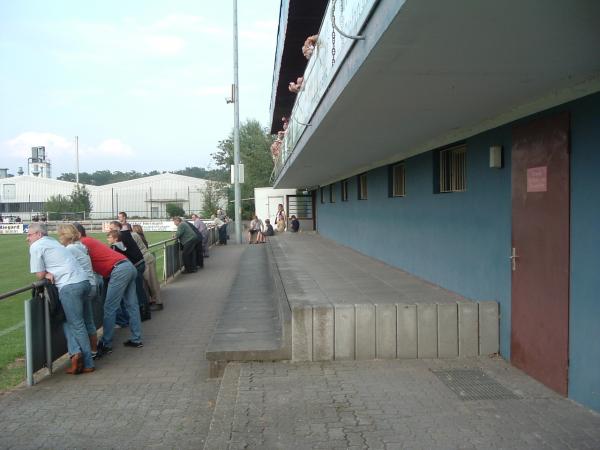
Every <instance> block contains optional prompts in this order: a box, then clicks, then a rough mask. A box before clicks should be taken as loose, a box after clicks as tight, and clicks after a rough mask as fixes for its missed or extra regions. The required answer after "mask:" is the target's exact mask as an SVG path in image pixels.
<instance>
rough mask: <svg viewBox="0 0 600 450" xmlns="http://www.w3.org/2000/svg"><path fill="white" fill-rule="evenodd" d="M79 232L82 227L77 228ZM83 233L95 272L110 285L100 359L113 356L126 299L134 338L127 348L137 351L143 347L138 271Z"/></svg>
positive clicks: (129, 262)
mask: <svg viewBox="0 0 600 450" xmlns="http://www.w3.org/2000/svg"><path fill="white" fill-rule="evenodd" d="M77 225H79V224H77ZM79 227H81V225H79ZM76 228H78V227H77V226H76ZM78 229H79V228H78ZM81 229H83V233H82V238H81V242H82V243H83V245H85V246H86V247H87V249H88V252H89V255H90V259H91V260H92V268H93V269H94V272H96V273H97V274H99V275H100V276H102V277H103V278H104V280H105V281H104V282H105V284H106V298H105V300H104V322H103V327H104V335H103V336H102V339H100V342H98V356H102V355H105V354H108V353H112V343H113V342H112V341H113V336H114V332H115V331H114V328H115V320H116V316H117V310H118V309H119V307H120V305H121V299H123V301H124V304H125V308H126V310H127V313H128V315H129V331H130V333H131V337H130V338H129V340H128V341H126V342H124V343H123V345H125V346H126V347H135V348H139V347H143V346H144V345H143V344H142V321H141V318H140V308H139V304H138V299H137V295H136V287H135V280H136V277H137V270H136V268H135V267H134V265H133V264H132V263H131V261H129V260H128V259H127V258H126V257H125V256H123V255H121V254H120V253H118V252H115V251H114V250H112V249H110V248H108V247H107V246H106V245H104V244H103V243H102V242H100V241H99V240H98V239H94V238H92V237H89V236H85V229H84V228H83V227H81Z"/></svg>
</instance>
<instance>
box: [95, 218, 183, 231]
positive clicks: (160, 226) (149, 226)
mask: <svg viewBox="0 0 600 450" xmlns="http://www.w3.org/2000/svg"><path fill="white" fill-rule="evenodd" d="M109 224H110V222H103V223H102V231H108V230H110V227H109ZM129 224H130V225H141V226H142V228H143V229H144V233H146V232H148V231H176V230H177V227H176V226H175V224H174V223H173V222H169V221H164V222H162V221H161V222H158V221H140V220H132V221H131V222H129Z"/></svg>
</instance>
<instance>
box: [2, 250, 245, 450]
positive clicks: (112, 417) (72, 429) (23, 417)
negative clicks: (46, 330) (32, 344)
mask: <svg viewBox="0 0 600 450" xmlns="http://www.w3.org/2000/svg"><path fill="white" fill-rule="evenodd" d="M243 249H244V247H242V246H235V245H227V246H224V247H217V248H215V249H214V250H212V251H211V256H210V258H209V259H207V260H206V263H205V269H204V270H201V271H199V272H198V273H196V274H193V275H182V276H181V277H179V278H178V279H177V280H176V281H175V282H173V283H171V284H169V285H168V286H166V287H165V288H164V291H163V292H164V294H163V298H164V303H165V309H164V310H163V311H158V312H156V313H154V314H153V318H152V320H151V321H149V322H144V323H143V332H144V348H142V349H131V348H125V347H123V346H121V344H120V342H121V341H125V340H126V339H127V338H128V335H127V332H126V330H118V331H119V333H117V335H116V340H115V345H114V348H115V350H114V352H113V353H112V354H111V355H108V356H106V357H104V358H102V359H100V360H99V361H98V364H97V369H98V370H97V371H96V372H95V373H93V374H90V375H79V376H76V377H73V376H69V375H65V374H63V373H62V369H61V370H60V372H59V373H57V374H56V375H54V376H52V377H48V378H45V379H44V380H42V382H40V383H39V384H38V385H36V386H34V387H32V388H26V387H25V388H19V389H16V390H14V391H12V392H9V393H5V394H3V395H1V396H0V448H3V449H4V448H18V449H30V448H31V449H32V448H52V449H63V448H95V449H105V448H107V449H108V448H118V449H122V448H123V449H129V448H131V449H151V448H160V449H163V448H168V449H171V448H182V449H198V448H202V446H203V445H204V439H205V437H206V435H207V432H208V426H209V423H210V420H211V416H212V412H213V409H214V405H215V400H216V395H217V390H218V387H219V381H218V380H214V379H212V380H211V379H208V362H207V361H206V360H205V359H204V351H205V349H206V346H207V344H208V342H209V339H210V337H211V334H212V332H213V329H214V324H215V322H216V320H217V318H218V316H219V314H220V311H221V309H222V308H223V305H224V304H225V302H226V298H227V296H228V294H229V289H230V288H231V285H232V283H233V279H234V278H235V276H236V273H237V265H238V261H239V256H240V254H241V252H242V250H243Z"/></svg>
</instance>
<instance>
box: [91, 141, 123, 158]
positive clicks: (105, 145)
mask: <svg viewBox="0 0 600 450" xmlns="http://www.w3.org/2000/svg"><path fill="white" fill-rule="evenodd" d="M88 152H90V153H93V154H94V156H96V157H98V156H119V157H126V158H130V157H132V156H134V155H135V152H134V150H133V148H132V147H131V146H130V145H127V144H125V143H124V142H122V141H121V140H120V139H106V140H104V141H102V142H101V143H100V144H99V145H97V146H96V147H93V148H89V149H86V153H88Z"/></svg>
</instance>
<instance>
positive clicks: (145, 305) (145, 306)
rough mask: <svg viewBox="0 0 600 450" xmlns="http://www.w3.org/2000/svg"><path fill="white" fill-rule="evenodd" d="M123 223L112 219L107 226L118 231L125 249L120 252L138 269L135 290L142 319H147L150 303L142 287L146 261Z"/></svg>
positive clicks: (118, 320)
mask: <svg viewBox="0 0 600 450" xmlns="http://www.w3.org/2000/svg"><path fill="white" fill-rule="evenodd" d="M122 227H123V225H122V224H121V222H119V221H117V220H113V221H112V222H110V224H109V228H110V229H111V231H112V230H114V231H118V232H119V238H120V240H121V242H122V243H123V245H124V247H125V250H124V251H123V252H122V253H123V254H124V255H125V256H126V257H127V259H128V260H129V261H131V263H132V264H133V265H134V266H135V268H136V269H137V271H138V276H137V278H136V279H135V290H136V293H137V297H138V302H139V305H140V316H141V317H142V321H144V320H149V319H150V318H151V316H150V314H151V313H150V303H149V302H148V296H147V295H146V291H145V289H144V271H145V270H146V263H145V262H144V255H142V251H141V250H140V248H139V247H138V245H137V244H136V243H135V240H134V239H133V236H131V231H130V230H126V229H123V228H122ZM120 319H121V317H120V316H119V317H118V318H117V322H120Z"/></svg>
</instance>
